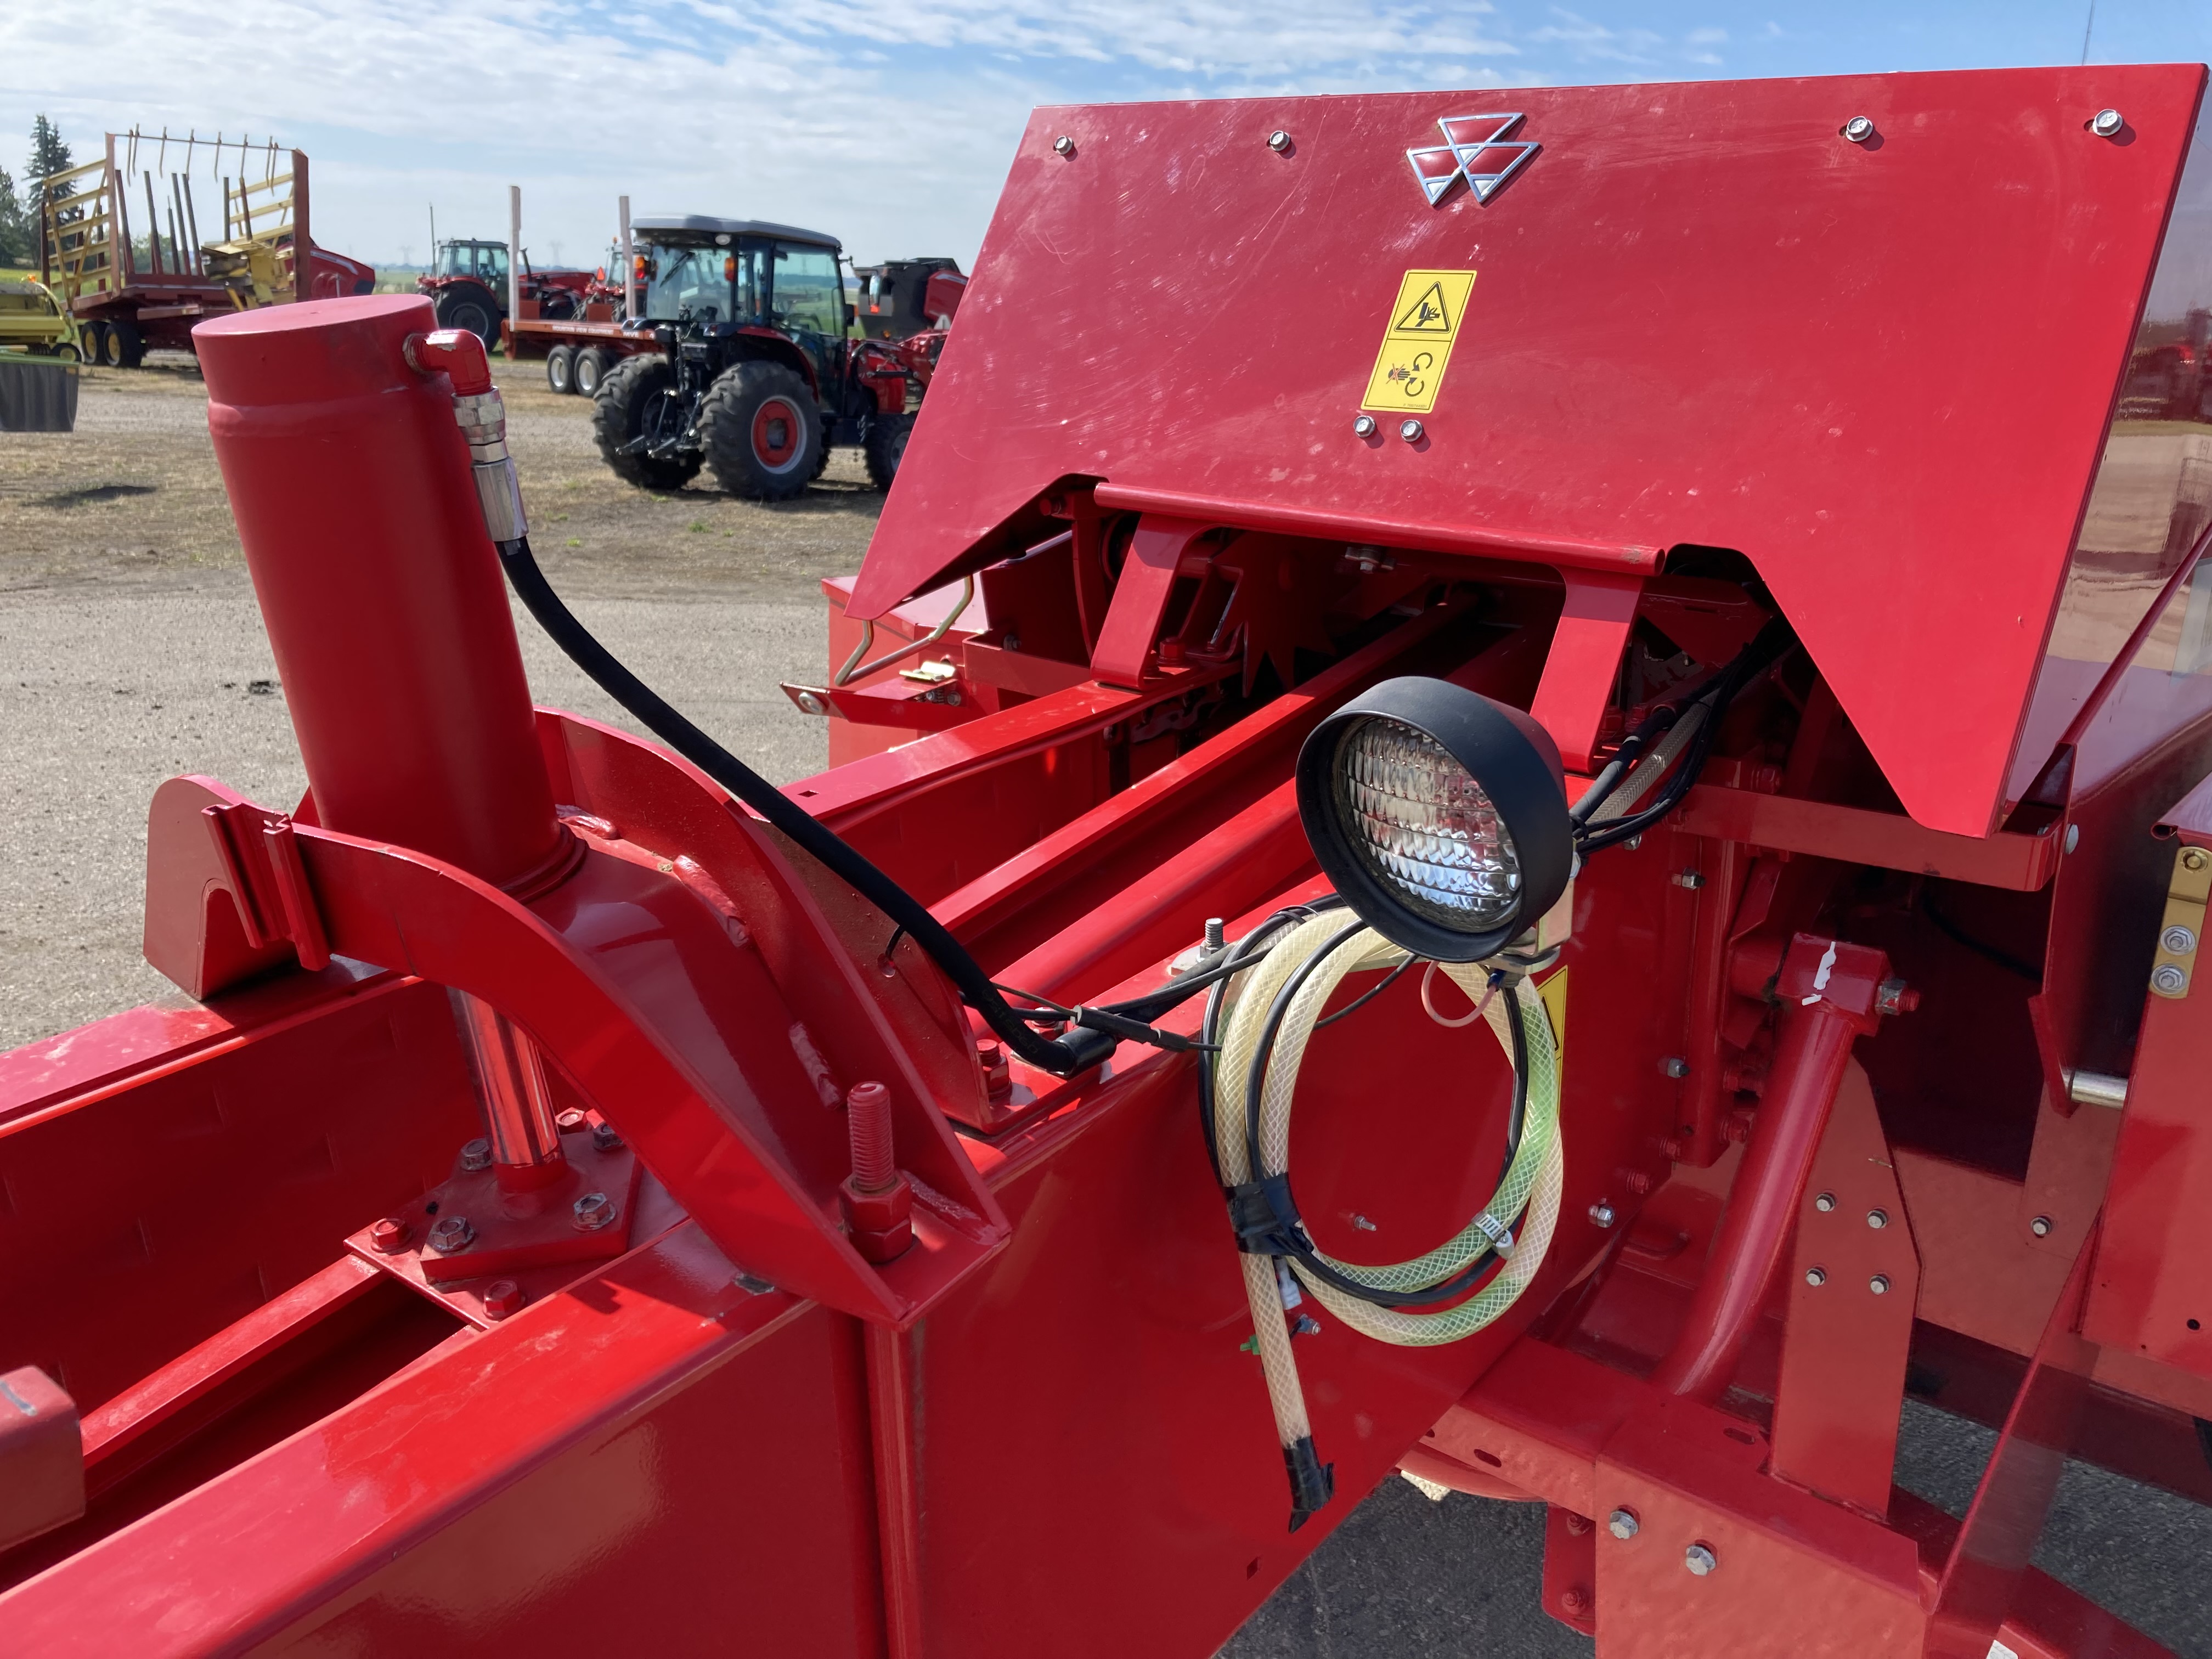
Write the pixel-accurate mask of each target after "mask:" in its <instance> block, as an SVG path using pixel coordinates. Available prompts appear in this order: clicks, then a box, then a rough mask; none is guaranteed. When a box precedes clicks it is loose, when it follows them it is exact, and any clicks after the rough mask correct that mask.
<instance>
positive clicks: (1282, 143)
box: [1267, 127, 1291, 155]
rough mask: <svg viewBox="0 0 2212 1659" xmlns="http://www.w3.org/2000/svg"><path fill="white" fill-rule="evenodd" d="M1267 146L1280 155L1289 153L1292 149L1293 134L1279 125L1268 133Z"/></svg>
mask: <svg viewBox="0 0 2212 1659" xmlns="http://www.w3.org/2000/svg"><path fill="white" fill-rule="evenodd" d="M1267 148H1268V149H1272V150H1273V151H1274V152H1275V154H1276V155H1288V154H1289V153H1290V149H1291V135H1290V134H1289V133H1287V132H1285V131H1283V130H1282V129H1281V128H1280V127H1278V128H1277V129H1276V130H1275V131H1273V132H1271V133H1269V134H1268V135H1267Z"/></svg>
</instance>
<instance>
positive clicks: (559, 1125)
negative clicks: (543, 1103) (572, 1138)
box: [553, 1106, 592, 1135]
mask: <svg viewBox="0 0 2212 1659" xmlns="http://www.w3.org/2000/svg"><path fill="white" fill-rule="evenodd" d="M591 1122H592V1120H591V1119H590V1118H589V1117H587V1116H586V1115H584V1114H583V1113H582V1112H580V1111H579V1110H577V1109H576V1108H574V1106H571V1107H570V1108H569V1109H568V1110H567V1111H565V1112H561V1113H557V1114H556V1115H555V1116H554V1119H553V1127H555V1128H556V1129H558V1130H559V1131H560V1132H561V1133H562V1134H564V1135H580V1134H581V1133H584V1131H585V1130H586V1129H587V1128H589V1127H591Z"/></svg>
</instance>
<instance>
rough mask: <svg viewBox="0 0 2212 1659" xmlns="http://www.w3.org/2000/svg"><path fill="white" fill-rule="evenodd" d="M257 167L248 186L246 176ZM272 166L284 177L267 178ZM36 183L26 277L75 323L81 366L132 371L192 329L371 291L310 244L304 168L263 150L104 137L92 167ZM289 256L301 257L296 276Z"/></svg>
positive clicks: (136, 135)
mask: <svg viewBox="0 0 2212 1659" xmlns="http://www.w3.org/2000/svg"><path fill="white" fill-rule="evenodd" d="M149 152H150V153H149ZM172 152H174V156H172ZM203 153H204V155H205V157H206V162H207V176H206V177H205V178H204V179H202V180H201V183H202V185H203V186H204V187H206V186H213V191H211V192H210V193H213V194H216V199H215V200H212V201H210V203H209V204H208V207H209V209H210V218H209V223H208V229H209V230H210V231H213V230H215V229H216V228H217V227H220V228H221V232H222V234H221V236H220V237H219V238H213V239H210V240H208V241H206V242H203V241H202V240H201V238H202V232H201V229H200V226H199V211H200V209H199V204H198V201H197V198H196V197H195V194H194V191H193V189H192V184H193V167H194V163H195V162H196V161H198V160H200V159H201V156H202V155H203ZM226 157H234V160H233V161H226V159H225V158H226ZM280 158H281V161H280ZM172 159H173V160H174V161H175V163H176V165H175V166H174V167H172V166H171V165H170V163H171V161H172ZM257 163H258V166H259V170H260V173H261V177H259V178H258V179H252V178H249V177H248V176H247V175H248V174H249V173H252V171H253V170H254V167H255V165H256V164H257ZM280 165H283V166H285V167H288V168H289V171H286V172H282V173H280V172H278V171H277V168H278V167H279V166H280ZM226 166H235V167H236V168H237V173H236V174H235V175H232V174H230V173H226V172H224V171H223V169H224V168H225V167H226ZM41 183H42V184H43V185H45V188H46V207H45V210H44V212H43V214H42V215H41V222H40V251H39V275H40V280H41V281H42V282H44V283H46V284H48V285H49V286H50V287H51V288H52V289H53V291H54V292H55V293H56V294H57V295H58V296H60V298H61V300H62V301H63V303H64V305H65V306H66V307H68V309H69V312H70V315H71V317H72V318H74V319H75V320H76V327H77V333H78V337H79V340H80V342H81V343H82V350H83V355H84V357H85V360H86V361H87V362H94V363H105V364H106V365H107V366H109V367H110V368H137V366H138V364H139V363H140V362H142V361H143V358H144V357H145V355H146V353H147V352H148V351H149V350H152V349H168V350H182V351H189V350H191V349H192V341H191V331H192V329H193V328H194V326H196V325H197V324H199V323H200V322H202V321H204V319H208V318H210V317H220V316H224V315H227V314H228V313H231V312H234V311H238V310H240V309H243V308H246V307H252V306H263V305H277V304H283V303H285V302H287V301H296V300H304V299H336V298H338V297H340V296H342V295H362V294H372V293H374V292H375V290H376V272H375V270H374V268H372V267H371V266H368V265H366V264H362V262H361V261H360V260H358V259H349V258H346V257H345V255H343V254H341V253H332V252H330V251H329V250H328V249H327V248H319V247H317V246H315V245H314V240H313V236H312V235H311V234H309V228H308V226H309V216H308V207H309V194H308V189H307V156H306V155H304V154H302V153H301V151H299V150H296V149H295V150H286V151H279V150H278V149H277V148H276V144H275V143H273V142H271V143H265V144H260V145H251V146H249V145H247V144H245V143H223V142H222V141H220V140H210V139H204V138H199V137H185V138H176V139H173V138H171V137H168V135H167V133H166V132H164V133H163V134H161V136H160V137H158V138H157V137H151V136H149V135H146V134H143V133H140V132H138V131H136V130H135V129H134V130H133V131H130V132H124V133H115V132H111V133H109V134H107V135H106V147H105V149H104V150H103V152H102V154H101V155H100V159H99V160H97V161H88V162H87V163H86V164H85V165H84V166H82V167H72V168H70V169H69V170H68V171H67V172H64V173H56V174H54V175H53V176H52V177H51V178H49V179H44V180H42V181H41ZM138 186H143V197H144V207H143V213H142V212H141V210H140V207H139V204H138V201H137V197H136V195H135V191H136V190H137V187H138ZM218 206H219V216H218V213H217V211H216V210H217V209H218ZM142 239H143V249H142V248H141V246H139V244H140V242H141V240H142ZM301 248H306V249H307V250H308V251H309V258H308V259H307V270H306V273H305V276H304V277H303V276H302V274H301V270H300V260H299V250H300V249H301Z"/></svg>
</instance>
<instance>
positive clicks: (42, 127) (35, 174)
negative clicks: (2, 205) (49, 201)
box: [23, 115, 70, 225]
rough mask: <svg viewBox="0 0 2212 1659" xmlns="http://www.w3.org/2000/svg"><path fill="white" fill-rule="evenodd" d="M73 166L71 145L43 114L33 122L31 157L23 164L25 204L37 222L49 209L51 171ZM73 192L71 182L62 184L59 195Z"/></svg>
mask: <svg viewBox="0 0 2212 1659" xmlns="http://www.w3.org/2000/svg"><path fill="white" fill-rule="evenodd" d="M69 169H70V147H69V146H68V145H67V144H65V143H63V142H62V135H61V133H60V131H59V130H58V129H57V128H56V127H55V125H54V124H53V123H52V121H49V120H48V119H46V117H45V116H43V115H41V116H40V117H39V118H37V119H36V120H34V121H33V122H32V123H31V157H30V160H28V161H26V162H24V163H23V179H24V183H25V184H26V185H28V186H29V194H28V196H27V198H26V199H25V201H24V203H23V213H24V216H25V217H26V218H27V219H28V220H29V221H30V222H31V223H32V224H33V225H36V224H37V223H38V222H39V221H40V216H41V215H43V214H44V213H45V211H46V179H47V177H48V176H49V175H50V174H52V173H66V172H68V171H69ZM69 193H70V187H69V186H68V185H62V186H61V188H60V190H59V191H58V193H57V194H58V196H66V195H68V194H69Z"/></svg>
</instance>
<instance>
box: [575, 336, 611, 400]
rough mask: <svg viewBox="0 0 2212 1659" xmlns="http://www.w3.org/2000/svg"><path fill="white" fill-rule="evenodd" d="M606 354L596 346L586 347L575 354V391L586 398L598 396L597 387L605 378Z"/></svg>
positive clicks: (603, 382)
mask: <svg viewBox="0 0 2212 1659" xmlns="http://www.w3.org/2000/svg"><path fill="white" fill-rule="evenodd" d="M608 367H609V365H608V362H607V354H606V353H605V352H604V351H602V350H600V349H599V347H597V346H586V347H585V348H584V349H582V350H581V351H580V352H578V353H577V354H576V390H577V391H579V392H582V393H583V394H584V395H585V396H586V398H596V397H598V396H599V387H600V386H602V385H603V384H605V380H606V378H607V368H608Z"/></svg>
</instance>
